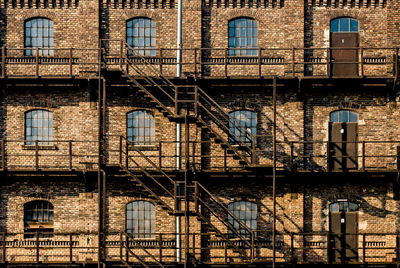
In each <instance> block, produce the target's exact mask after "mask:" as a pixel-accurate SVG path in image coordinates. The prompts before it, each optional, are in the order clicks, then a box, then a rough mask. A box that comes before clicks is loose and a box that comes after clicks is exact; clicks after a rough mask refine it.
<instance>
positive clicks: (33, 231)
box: [24, 200, 54, 238]
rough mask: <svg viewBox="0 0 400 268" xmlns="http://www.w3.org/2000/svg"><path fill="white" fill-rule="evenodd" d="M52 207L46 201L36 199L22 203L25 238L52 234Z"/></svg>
mask: <svg viewBox="0 0 400 268" xmlns="http://www.w3.org/2000/svg"><path fill="white" fill-rule="evenodd" d="M53 218H54V208H53V205H52V204H51V203H50V202H48V201H43V200H36V201H31V202H28V203H26V204H25V205H24V229H25V238H32V237H36V235H39V237H51V236H53V231H54V229H53Z"/></svg>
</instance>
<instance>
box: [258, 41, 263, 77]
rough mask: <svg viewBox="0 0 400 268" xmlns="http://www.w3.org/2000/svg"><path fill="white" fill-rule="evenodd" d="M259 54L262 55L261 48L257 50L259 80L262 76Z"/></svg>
mask: <svg viewBox="0 0 400 268" xmlns="http://www.w3.org/2000/svg"><path fill="white" fill-rule="evenodd" d="M261 53H262V50H261V48H259V49H258V76H259V77H260V78H261V76H262V70H261V60H262V58H261Z"/></svg>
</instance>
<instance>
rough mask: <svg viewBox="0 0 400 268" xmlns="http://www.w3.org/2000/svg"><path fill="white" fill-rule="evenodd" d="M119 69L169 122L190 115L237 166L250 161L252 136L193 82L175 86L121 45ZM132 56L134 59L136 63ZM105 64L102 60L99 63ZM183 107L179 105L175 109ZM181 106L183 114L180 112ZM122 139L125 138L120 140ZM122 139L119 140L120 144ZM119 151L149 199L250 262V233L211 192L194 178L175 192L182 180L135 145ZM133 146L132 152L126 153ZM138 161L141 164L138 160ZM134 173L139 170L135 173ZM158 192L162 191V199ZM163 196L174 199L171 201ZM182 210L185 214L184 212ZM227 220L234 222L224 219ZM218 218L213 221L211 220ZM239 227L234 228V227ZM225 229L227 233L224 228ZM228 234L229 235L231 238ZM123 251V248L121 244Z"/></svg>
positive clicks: (129, 173)
mask: <svg viewBox="0 0 400 268" xmlns="http://www.w3.org/2000/svg"><path fill="white" fill-rule="evenodd" d="M122 48H124V50H123V51H122V50H121V53H120V55H121V57H120V59H119V70H120V71H121V72H122V74H123V76H124V77H126V78H127V81H128V82H129V83H131V84H132V85H133V86H135V87H137V88H138V92H141V93H143V95H144V97H145V98H147V99H148V100H149V101H150V102H152V103H154V105H155V107H156V108H157V109H158V110H159V111H160V112H161V113H162V114H163V115H164V116H165V117H167V118H168V119H169V120H170V121H175V122H183V121H184V120H185V119H187V118H191V123H195V124H196V125H197V126H198V127H201V128H202V129H204V130H205V131H206V132H207V133H208V135H209V137H210V138H213V139H214V141H215V142H216V143H218V144H220V146H221V147H222V148H224V149H225V150H226V151H227V153H228V154H231V155H232V157H233V159H235V160H238V161H239V164H241V165H243V166H252V165H253V164H254V157H253V153H254V151H255V150H254V144H255V143H254V142H255V137H254V136H253V135H252V134H251V133H249V132H248V130H246V129H245V128H244V127H243V126H242V125H241V124H240V122H239V121H237V120H236V119H234V118H231V117H230V116H229V114H228V113H226V112H225V110H224V109H223V108H222V107H221V106H220V105H219V104H218V103H217V102H215V101H214V100H213V99H212V98H211V97H210V96H209V95H208V94H206V92H205V91H204V90H202V89H201V88H200V87H199V86H197V85H177V84H174V83H173V82H172V81H171V80H170V79H168V78H166V77H164V76H162V75H161V74H160V73H159V72H158V71H157V70H156V69H155V68H154V67H153V66H152V65H151V63H149V62H148V61H147V60H146V58H144V57H142V56H141V55H138V54H137V53H135V51H134V49H133V48H131V47H129V46H127V45H126V44H124V46H121V49H122ZM138 61H139V62H140V64H137V63H138ZM105 63H106V62H105ZM182 107H184V108H185V109H181V108H182ZM184 111H186V113H184ZM125 142H126V143H129V141H127V140H126V139H125ZM121 144H122V143H121ZM125 148H126V149H125V151H124V150H121V155H120V164H119V165H120V169H121V171H123V172H124V173H125V174H126V175H127V176H128V177H129V178H130V180H131V181H133V182H134V183H135V185H136V186H137V187H138V188H140V189H141V190H142V191H143V192H146V193H147V194H148V196H149V197H151V198H152V199H153V200H154V202H155V203H157V204H158V205H159V206H160V207H161V208H162V209H163V210H164V211H166V212H167V213H168V214H170V215H185V213H189V214H190V215H191V216H196V217H197V219H198V220H199V221H201V222H202V223H203V224H205V225H206V226H208V227H209V229H210V230H212V231H213V232H214V233H215V236H216V237H218V238H220V239H222V240H223V241H224V243H226V245H227V246H228V248H230V249H232V251H233V252H234V253H235V256H234V257H235V258H241V259H244V260H246V261H251V260H252V258H253V254H254V233H253V232H252V230H251V229H250V228H249V227H248V226H247V225H246V224H245V223H243V222H242V221H241V220H240V219H239V218H238V217H236V216H235V215H234V214H233V213H232V212H230V211H229V209H228V207H227V206H226V205H224V204H223V202H221V200H219V199H218V198H217V197H216V196H214V195H213V194H212V193H211V192H210V191H208V190H207V189H206V188H205V187H204V186H203V185H201V184H200V183H198V182H193V184H190V185H186V188H187V189H192V192H191V193H190V194H188V195H187V196H186V195H184V196H180V195H179V192H180V191H179V188H180V187H181V185H183V184H182V183H184V182H179V181H176V180H174V179H173V178H172V177H171V176H170V175H168V174H167V173H166V172H164V171H163V170H162V169H161V168H160V167H159V166H158V165H157V164H156V163H154V162H153V161H152V160H151V159H150V158H149V157H147V156H146V155H145V154H144V153H143V152H141V151H140V147H135V146H132V147H129V146H125ZM130 151H135V153H136V154H135V155H134V156H133V155H132V154H130ZM143 161H144V162H145V163H146V165H143ZM138 173H140V175H137V174H138ZM160 196H165V197H166V198H165V199H162V198H161V197H160ZM184 198H188V199H189V201H192V202H193V203H194V204H195V205H194V211H182V210H181V209H180V207H181V206H180V205H179V204H180V202H182V201H184ZM166 199H172V200H174V205H173V206H171V205H170V204H168V203H167V202H166ZM186 215H187V214H186ZM228 218H230V219H232V220H233V221H234V223H235V225H237V226H233V224H232V223H230V222H229V221H228ZM216 222H218V224H216ZM219 226H222V228H223V229H224V230H221V227H219ZM238 228H239V229H238ZM226 230H228V234H227V232H226ZM232 238H234V239H232ZM126 250H127V252H129V249H128V248H127V249H126ZM132 256H133V257H135V258H136V259H137V260H138V261H139V263H141V264H142V265H143V266H145V267H149V263H148V262H146V261H145V260H144V259H141V258H140V257H139V256H135V254H134V252H132ZM121 261H123V262H124V263H126V265H127V266H129V262H128V261H125V260H121Z"/></svg>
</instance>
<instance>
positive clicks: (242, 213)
mask: <svg viewBox="0 0 400 268" xmlns="http://www.w3.org/2000/svg"><path fill="white" fill-rule="evenodd" d="M228 209H229V211H230V212H231V213H232V214H233V215H235V216H236V217H237V218H238V220H240V222H239V221H237V220H236V219H234V218H233V217H231V216H228V222H229V223H230V224H231V225H232V226H233V228H235V229H236V230H237V231H238V232H239V233H240V234H243V235H244V236H246V237H249V236H250V232H249V231H248V230H246V227H245V226H247V227H248V228H249V229H251V230H256V229H257V220H258V212H257V204H254V203H251V202H247V201H239V202H233V203H231V204H229V205H228ZM229 236H230V237H235V233H234V231H233V230H232V229H229Z"/></svg>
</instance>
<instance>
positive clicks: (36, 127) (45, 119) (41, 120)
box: [25, 110, 53, 144]
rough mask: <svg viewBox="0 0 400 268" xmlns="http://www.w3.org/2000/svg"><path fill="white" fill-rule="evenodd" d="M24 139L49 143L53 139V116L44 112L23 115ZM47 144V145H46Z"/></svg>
mask: <svg viewBox="0 0 400 268" xmlns="http://www.w3.org/2000/svg"><path fill="white" fill-rule="evenodd" d="M25 139H26V140H38V141H50V140H52V139H53V115H52V113H51V112H49V111H46V110H33V111H30V112H27V113H26V114H25ZM47 144H48V143H47Z"/></svg>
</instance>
